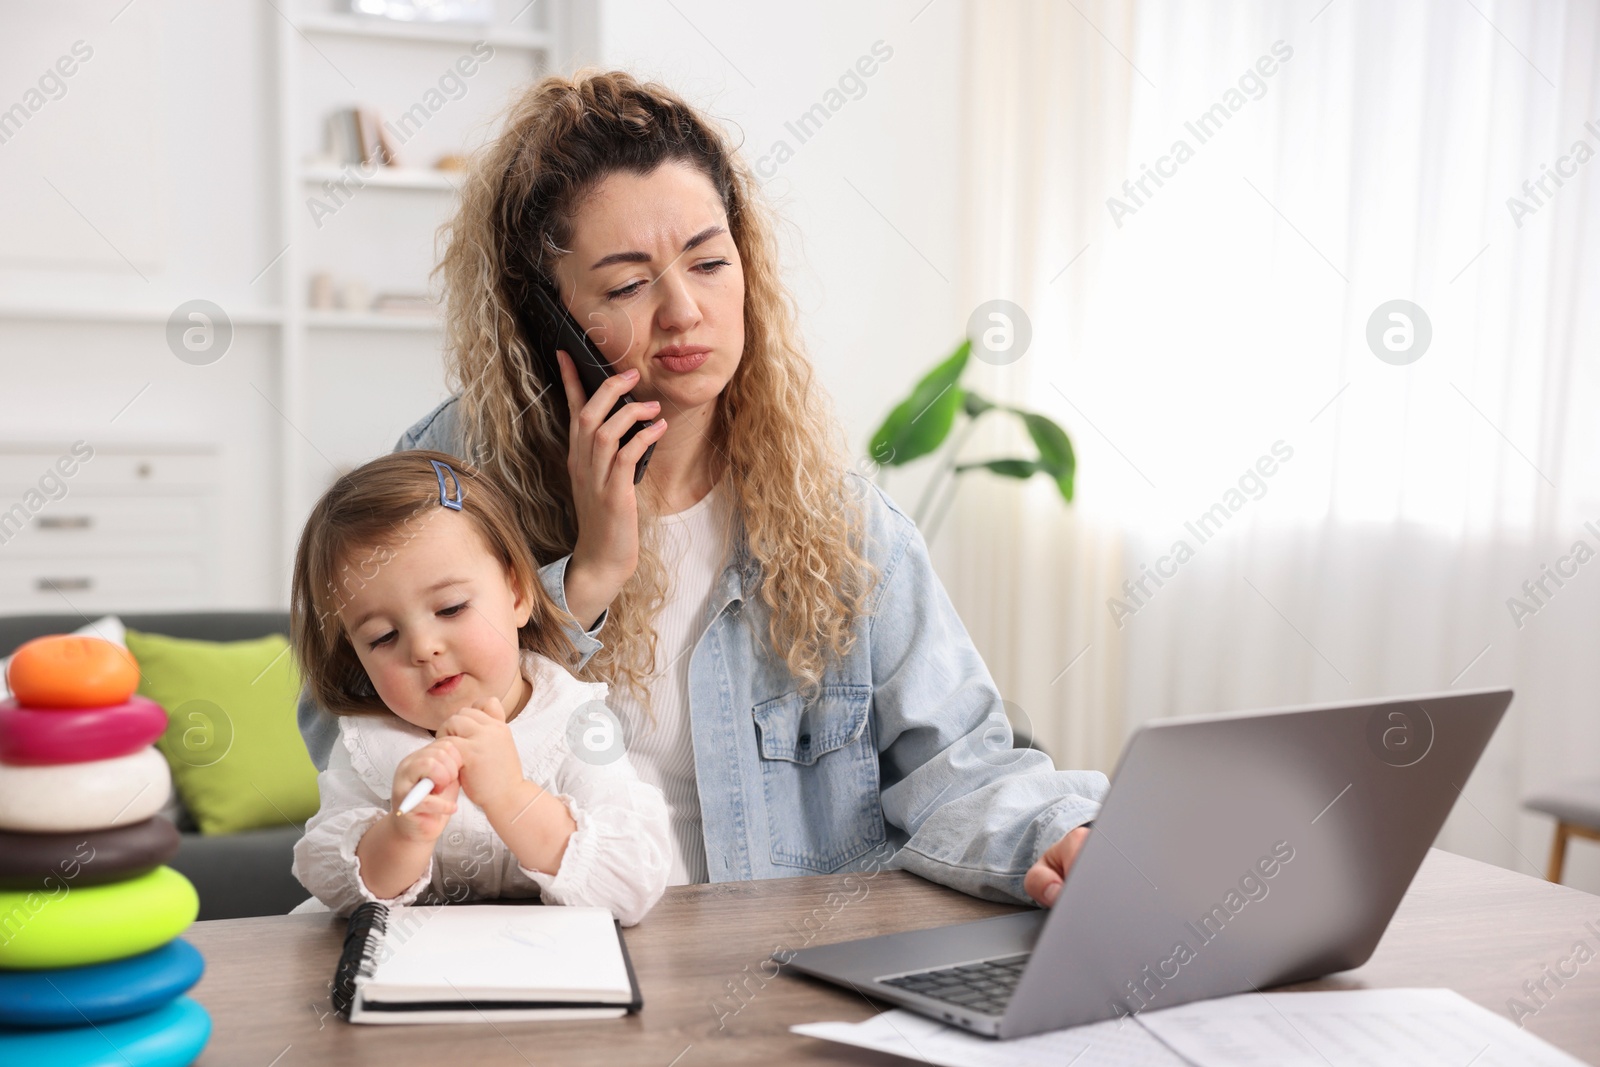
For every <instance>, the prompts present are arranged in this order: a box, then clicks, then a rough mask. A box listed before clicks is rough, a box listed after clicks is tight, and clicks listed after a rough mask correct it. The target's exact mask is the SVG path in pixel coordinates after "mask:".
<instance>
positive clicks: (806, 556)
mask: <svg viewBox="0 0 1600 1067" xmlns="http://www.w3.org/2000/svg"><path fill="white" fill-rule="evenodd" d="M669 162H670V163H683V164H688V165H690V166H692V167H694V168H695V169H696V170H698V171H699V172H701V173H702V174H704V175H705V176H706V177H707V178H708V179H709V180H710V182H711V185H712V187H713V188H715V189H716V191H717V193H718V194H719V196H720V197H721V199H722V204H723V207H724V209H725V210H726V212H727V216H728V228H729V231H730V233H731V235H732V238H733V241H734V243H735V245H736V246H737V248H738V250H739V258H740V259H741V260H742V262H743V270H744V281H745V307H744V335H745V344H744V353H743V357H742V358H741V360H740V362H739V366H738V369H737V370H736V371H735V372H734V375H733V378H732V380H731V381H729V383H728V385H727V387H726V388H725V389H724V390H723V392H722V394H721V396H719V397H718V400H717V412H716V417H715V418H714V419H713V420H712V427H711V429H710V434H711V440H712V444H713V446H714V454H715V456H716V459H715V460H714V464H715V469H714V470H713V472H712V473H713V476H714V477H717V476H721V475H723V474H726V475H728V476H729V481H730V482H731V487H732V490H733V492H734V494H735V501H736V506H735V511H736V514H737V516H738V519H739V520H741V521H742V524H743V529H744V534H745V544H746V545H747V548H748V551H749V554H750V557H751V558H752V559H753V561H754V563H755V564H757V565H758V566H759V575H760V586H761V598H762V600H763V601H764V602H765V604H766V605H767V607H768V608H769V609H770V620H771V621H770V630H769V633H768V635H767V637H768V640H769V642H770V645H771V647H772V648H773V649H774V650H776V651H777V653H778V654H779V655H780V656H781V657H782V658H783V659H784V660H785V661H786V663H787V666H788V669H789V671H790V673H791V674H792V675H794V676H795V677H796V678H797V679H799V680H800V681H801V683H802V686H803V687H804V688H807V689H809V688H811V687H813V686H814V685H815V684H816V683H817V682H818V681H819V680H820V679H821V677H822V674H823V672H824V670H825V668H826V666H827V662H828V660H829V659H830V658H831V657H832V656H834V655H843V654H844V653H846V652H848V651H849V650H850V648H851V647H852V645H853V643H854V634H853V630H852V627H853V623H854V621H855V620H856V618H858V617H859V616H860V615H861V614H862V613H863V612H864V610H865V602H866V598H867V596H868V593H869V591H870V590H871V588H872V582H873V581H874V575H873V570H872V567H871V565H870V563H869V562H868V561H867V560H866V558H865V556H864V554H863V552H862V550H861V547H860V545H859V534H858V532H859V531H860V530H861V503H860V501H859V500H858V499H857V498H856V494H855V493H852V492H850V491H848V487H847V486H846V483H845V466H846V463H845V461H844V459H843V457H844V455H845V452H844V447H843V441H842V436H843V435H842V433H841V432H840V430H839V428H838V426H837V424H836V423H835V422H834V420H833V418H832V415H831V412H830V411H829V410H828V408H827V405H826V403H825V401H824V398H823V395H822V393H821V390H820V389H819V388H818V386H817V384H816V382H815V380H814V377H813V373H812V369H811V364H810V362H809V360H808V359H807V358H806V356H805V354H804V348H803V344H802V342H801V339H800V334H799V331H798V329H797V328H796V326H795V313H794V301H793V298H792V297H791V296H790V295H789V293H788V292H787V291H786V290H785V289H784V287H783V284H782V282H781V280H780V277H779V264H778V255H777V245H776V242H775V240H774V234H773V220H772V218H771V217H770V215H769V213H768V212H767V210H766V208H765V207H764V206H763V205H762V204H761V203H760V201H759V200H758V198H757V196H756V195H755V193H756V188H757V186H756V184H755V181H754V179H753V178H752V177H751V175H750V173H749V170H748V168H747V167H746V165H745V164H744V162H743V161H742V160H741V159H740V158H739V157H738V155H737V154H736V153H735V151H734V149H733V148H732V147H730V145H729V144H728V143H727V141H726V140H725V139H724V136H723V134H722V133H721V131H720V130H718V129H717V128H716V127H714V126H713V125H711V124H710V123H709V122H707V121H706V120H705V119H703V118H702V117H701V116H700V115H699V114H698V113H697V112H696V111H695V110H694V109H693V108H692V107H690V106H689V105H688V104H687V103H685V102H684V101H683V100H682V99H681V98H679V97H678V96H677V95H676V94H674V93H672V92H671V91H669V90H667V89H665V88H663V87H661V86H659V85H656V84H653V83H647V84H640V83H639V82H637V81H635V80H634V79H633V78H632V77H631V76H630V75H628V74H626V73H622V72H620V71H607V72H599V71H589V70H585V71H580V72H578V73H576V74H574V75H573V76H571V77H562V76H552V77H547V78H545V79H543V80H542V81H540V82H539V83H538V84H536V85H534V86H533V87H532V88H530V89H529V90H528V91H527V92H526V93H525V94H524V95H523V96H522V97H521V98H520V99H518V100H517V101H516V102H515V103H514V104H513V105H512V107H511V109H510V111H509V113H508V115H507V117H506V121H505V128H504V130H503V132H502V133H501V135H500V136H499V137H498V138H497V139H495V140H493V141H491V142H490V143H489V144H488V145H486V146H485V147H484V148H483V149H481V150H480V151H479V152H478V153H477V154H476V155H475V157H474V159H473V161H472V165H471V169H470V172H469V175H468V178H467V181H466V183H465V185H464V187H463V190H462V197H461V204H460V208H459V210H458V211H457V212H456V215H455V217H454V218H453V219H452V220H451V221H450V222H449V223H447V224H446V225H445V226H444V227H443V228H442V230H441V236H442V238H443V239H444V241H445V244H446V251H445V253H444V255H443V258H442V259H441V261H440V263H439V266H438V267H437V268H436V269H435V274H436V275H438V276H440V277H441V278H442V281H443V287H444V295H445V304H446V314H447V321H446V350H447V352H448V356H447V364H448V373H449V379H450V384H451V388H452V390H453V391H455V392H457V393H459V395H460V401H459V410H460V418H461V426H462V428H463V433H464V439H465V444H464V448H465V450H466V454H467V455H469V456H471V457H472V459H473V461H474V462H476V463H478V464H480V465H481V466H482V467H483V468H484V469H485V470H489V471H492V472H493V474H494V476H495V478H496V479H497V480H498V481H500V482H501V483H502V484H503V485H505V486H506V488H507V490H508V491H509V492H510V493H511V495H512V497H513V499H514V500H515V503H516V507H517V509H518V512H519V516H520V519H521V523H522V528H523V530H524V532H525V534H526V536H527V537H528V538H529V539H530V540H531V542H532V546H531V547H532V549H533V552H534V554H535V556H536V557H538V558H539V559H540V560H543V561H550V560H554V559H557V558H559V557H561V556H564V555H566V554H568V553H570V552H571V551H572V548H573V545H574V544H575V542H576V540H577V523H576V518H575V515H574V510H573V502H572V484H571V480H570V476H569V474H568V471H567V450H568V411H567V400H566V393H565V391H564V388H563V386H562V382H561V379H560V376H559V374H558V373H557V371H556V369H555V366H554V363H553V357H549V356H547V354H545V353H543V351H542V349H543V346H542V345H541V344H540V342H539V341H538V338H540V337H543V336H545V335H546V333H547V331H549V330H550V328H551V324H550V323H548V322H545V321H544V320H543V316H542V315H541V314H540V312H539V309H538V305H537V303H536V302H535V301H534V300H533V299H532V298H531V296H532V291H533V287H534V286H538V285H543V286H545V287H546V288H547V291H550V292H552V293H554V292H557V291H558V290H557V287H556V285H555V281H554V272H553V264H554V262H555V261H556V260H557V259H558V258H559V257H561V256H563V255H566V254H568V252H567V251H566V250H567V249H568V247H569V244H570V241H571V238H572V225H573V217H574V213H575V211H576V210H577V208H578V206H579V204H580V203H581V201H582V198H583V197H584V195H585V194H586V193H588V192H590V191H592V190H593V189H594V188H595V187H596V185H597V184H598V183H599V182H600V181H602V180H603V179H604V178H605V177H607V176H608V175H610V174H612V173H615V172H619V171H620V172H626V173H631V174H641V175H643V174H649V173H651V172H652V171H654V170H655V168H657V167H659V166H660V165H662V164H663V163H669ZM547 359H548V360H551V361H547ZM648 484H649V480H648V479H646V481H645V482H644V483H642V485H641V488H645V487H647V486H648ZM658 509H659V501H658V500H656V499H654V498H653V497H652V494H650V493H649V492H646V493H643V494H641V513H642V514H643V515H644V517H645V521H644V522H643V523H642V526H643V527H644V529H643V530H642V535H643V536H642V537H641V546H640V556H639V565H638V568H637V570H636V571H635V572H634V574H633V577H632V578H630V579H629V580H628V582H627V584H626V585H625V586H624V587H623V589H622V592H621V593H620V594H619V595H618V597H617V598H616V600H614V601H613V602H612V604H611V605H610V609H609V610H610V615H609V617H608V621H607V623H606V629H607V633H608V637H607V640H606V641H605V643H604V646H603V647H602V649H601V650H600V651H599V652H597V653H596V654H595V655H594V657H593V658H591V659H590V660H589V662H588V663H587V664H586V665H585V667H584V669H583V670H582V671H580V672H579V673H580V675H581V676H582V677H585V678H589V679H591V680H599V681H606V682H610V683H612V684H614V685H615V684H622V685H625V686H626V687H628V688H629V689H631V690H632V691H633V692H634V693H635V694H636V695H637V696H638V697H639V699H640V700H641V702H642V703H644V704H645V706H646V707H648V706H649V694H648V688H647V685H648V681H649V678H650V676H651V673H652V671H653V669H654V664H655V658H656V652H655V648H656V635H655V631H654V629H653V628H652V626H651V624H650V621H651V619H652V618H653V617H654V616H655V614H656V612H657V611H658V610H659V609H660V607H661V605H662V603H663V601H664V598H665V589H666V575H665V573H664V568H663V566H662V564H661V560H660V557H659V555H658V554H657V553H656V551H655V548H654V542H655V536H654V528H655V524H654V522H653V521H652V519H653V517H654V515H655V514H656V513H657V512H658ZM583 621H584V622H585V624H587V623H588V622H589V621H590V620H583Z"/></svg>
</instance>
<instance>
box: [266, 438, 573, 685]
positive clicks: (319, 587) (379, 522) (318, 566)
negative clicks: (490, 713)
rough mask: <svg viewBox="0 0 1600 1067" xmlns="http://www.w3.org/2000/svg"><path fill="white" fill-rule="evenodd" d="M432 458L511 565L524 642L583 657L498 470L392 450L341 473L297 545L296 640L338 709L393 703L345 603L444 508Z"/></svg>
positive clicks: (305, 664)
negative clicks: (352, 628) (351, 627)
mask: <svg viewBox="0 0 1600 1067" xmlns="http://www.w3.org/2000/svg"><path fill="white" fill-rule="evenodd" d="M430 461H437V462H439V463H442V464H445V465H447V466H448V467H449V468H450V470H451V471H453V472H454V473H455V480H454V481H452V480H451V478H450V476H449V474H448V473H445V474H443V480H444V483H445V488H446V489H447V490H448V492H447V496H448V498H449V499H452V500H453V499H454V498H455V496H456V487H457V485H459V486H460V496H461V514H462V515H463V516H464V517H465V518H467V519H469V520H470V521H471V522H472V525H473V527H474V528H475V529H476V530H477V532H478V534H479V535H480V536H482V538H483V543H484V545H485V546H486V547H487V548H488V549H489V551H490V553H491V554H492V555H494V557H495V558H496V559H497V560H499V562H500V564H501V565H502V566H503V567H504V568H505V569H506V571H507V573H508V574H509V576H510V577H509V580H510V582H511V583H512V588H513V589H515V590H516V591H517V592H519V593H521V594H522V595H524V596H526V597H528V598H529V600H530V601H531V603H532V605H533V611H532V614H530V615H529V616H528V622H527V624H526V625H525V626H523V627H522V628H521V629H520V630H518V631H517V644H518V647H520V648H523V649H530V650H532V651H534V652H538V653H539V654H541V655H543V656H547V657H549V658H550V659H553V660H555V661H556V662H557V663H562V664H570V663H571V662H572V661H573V660H574V659H575V658H576V656H575V654H574V649H573V647H572V642H571V641H570V640H569V639H568V638H567V636H566V633H565V631H564V630H563V626H564V625H569V624H570V623H571V618H570V616H568V615H567V614H566V612H564V611H562V610H561V609H560V608H559V607H557V606H556V603H555V601H553V600H551V599H550V594H548V593H546V592H545V590H544V586H542V585H540V584H539V577H538V572H537V568H536V567H535V566H534V563H533V557H532V555H530V554H529V552H528V544H527V541H526V540H525V539H524V538H523V535H522V530H521V528H520V526H519V525H518V523H517V511H516V508H515V507H514V506H513V505H512V503H511V501H510V500H508V499H507V498H506V495H505V493H504V492H503V491H502V490H501V489H500V488H499V487H498V486H497V485H495V483H494V481H493V479H491V478H486V477H484V476H483V475H482V474H480V473H479V472H478V471H476V470H474V469H473V468H472V467H471V466H469V465H467V464H465V463H463V462H461V460H459V459H457V458H456V457H455V456H450V455H446V454H445V453H443V452H432V451H428V450H426V449H414V450H411V451H406V452H391V453H390V454H389V455H387V456H382V457H380V458H378V459H375V460H373V461H372V462H371V463H367V464H364V465H363V466H360V467H358V468H356V469H355V470H353V471H351V472H350V473H349V474H346V475H344V476H343V477H342V478H340V479H339V480H338V481H336V482H334V483H333V485H332V486H331V487H329V489H328V491H327V492H326V493H323V494H322V499H321V500H319V501H317V506H316V507H314V508H312V509H311V517H310V518H309V519H307V520H306V527H305V530H304V531H303V532H302V533H301V535H300V547H299V548H298V549H297V550H296V552H295V557H294V579H293V582H292V584H291V588H290V596H289V643H290V646H291V647H292V648H293V650H294V658H295V661H296V662H297V663H298V664H299V667H300V674H301V677H302V678H303V679H304V680H305V683H306V685H307V687H308V688H309V689H310V691H311V695H312V696H313V697H314V698H315V699H316V701H317V703H318V704H320V705H322V707H324V708H326V709H327V710H328V711H330V712H333V713H335V714H339V715H356V714H370V713H373V712H385V713H387V712H388V711H389V709H388V708H387V707H385V706H384V703H383V701H382V700H380V699H379V698H378V694H377V691H376V690H375V689H374V688H373V687H372V682H371V680H370V679H369V678H368V677H367V672H366V670H365V669H364V668H363V667H362V666H361V660H360V659H359V658H358V657H357V656H356V650H355V646H353V645H352V644H351V643H350V635H349V634H348V633H347V632H346V631H345V627H344V623H343V620H342V619H341V618H340V616H339V611H340V609H341V608H343V607H344V606H345V605H346V604H347V603H348V602H349V598H350V597H351V596H353V595H354V594H355V593H356V592H358V591H359V590H360V589H361V588H362V587H363V586H365V585H366V583H368V582H370V581H372V579H373V578H374V577H376V576H377V574H378V572H379V570H380V569H381V568H382V567H383V566H384V565H385V564H387V563H388V562H389V561H390V560H392V559H393V558H394V557H395V555H396V554H397V552H398V551H399V549H401V548H403V547H404V546H405V544H406V543H407V542H409V541H410V540H411V539H412V538H413V537H415V536H416V535H417V533H418V532H419V531H420V530H421V529H422V526H423V524H424V523H426V522H427V521H429V520H430V519H431V518H433V517H434V516H436V515H438V514H439V512H440V511H441V510H443V505H441V504H440V502H439V498H440V485H439V482H440V477H441V474H440V473H436V471H435V469H434V467H433V465H432V463H431V462H430Z"/></svg>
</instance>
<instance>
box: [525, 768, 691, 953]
mask: <svg viewBox="0 0 1600 1067" xmlns="http://www.w3.org/2000/svg"><path fill="white" fill-rule="evenodd" d="M548 788H549V789H550V791H551V792H552V793H553V794H554V795H555V796H556V798H557V799H559V800H560V801H561V802H562V803H563V804H565V805H566V806H567V810H568V811H570V812H571V813H572V818H573V821H574V822H576V823H577V824H578V828H577V830H576V831H575V832H574V833H573V835H572V837H571V838H570V839H568V841H567V850H566V852H565V853H564V854H563V855H562V857H561V867H560V869H559V870H557V871H556V873H554V874H547V873H545V872H543V871H535V870H532V869H530V868H527V867H522V866H520V865H519V866H518V871H519V872H520V873H521V874H522V875H523V876H524V877H526V878H528V879H530V880H532V881H533V882H534V883H535V884H536V885H538V887H539V893H540V896H541V897H543V899H544V900H546V901H548V902H549V903H551V904H571V905H582V906H590V907H601V908H609V909H610V911H611V913H612V914H613V915H615V916H616V917H617V921H618V922H620V923H621V924H622V925H623V926H633V925H634V924H635V923H637V922H638V921H639V920H640V919H642V918H644V916H645V914H646V913H647V912H649V910H650V909H651V908H652V907H654V906H655V903H656V901H658V900H660V899H661V894H662V893H663V892H665V891H666V888H667V877H668V875H669V873H670V870H669V864H668V855H669V852H668V847H669V845H668V836H667V835H668V832H669V831H668V828H667V802H666V800H665V798H663V797H662V795H661V790H659V789H657V788H656V787H655V786H653V785H649V784H647V783H645V782H642V781H640V780H639V777H638V775H637V774H636V773H635V772H634V770H633V765H632V764H630V763H629V762H628V757H627V756H625V755H620V756H618V758H617V759H616V760H615V761H614V762H612V763H609V764H605V765H603V766H595V765H592V764H589V763H585V762H583V761H581V760H578V759H577V758H575V757H574V756H573V755H572V753H571V752H570V751H567V752H564V754H563V759H562V761H561V764H560V765H559V767H558V768H557V770H556V772H555V774H554V776H553V780H552V781H551V782H550V783H549V784H548ZM513 862H515V860H513Z"/></svg>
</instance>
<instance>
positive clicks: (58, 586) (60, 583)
mask: <svg viewBox="0 0 1600 1067" xmlns="http://www.w3.org/2000/svg"><path fill="white" fill-rule="evenodd" d="M92 585H94V581H93V580H92V579H89V578H40V579H39V580H38V582H36V583H35V585H34V588H36V589H37V590H38V591H39V592H41V593H82V592H86V591H87V590H88V589H89V588H90V587H91V586H92Z"/></svg>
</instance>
